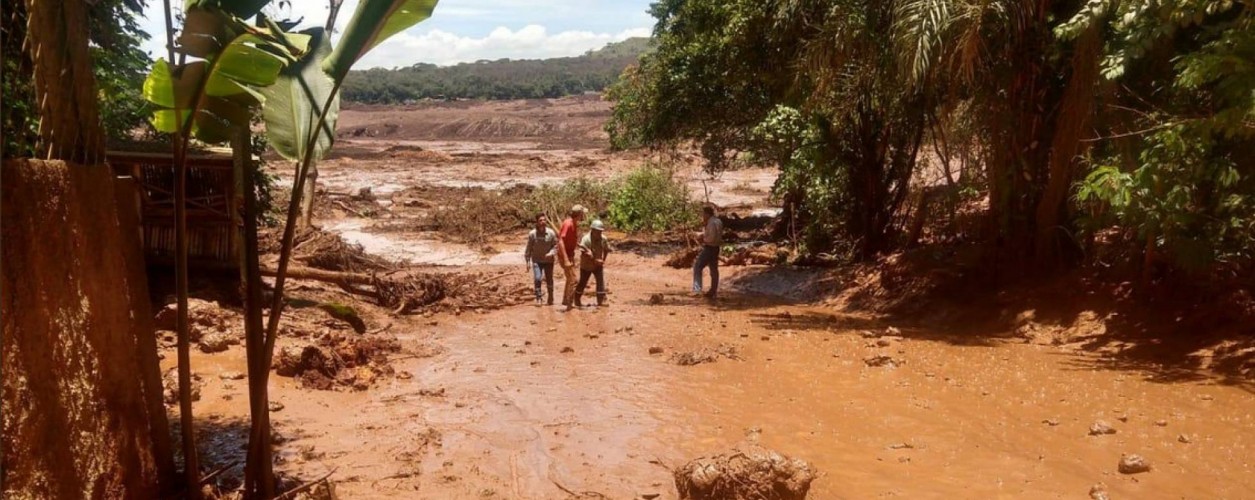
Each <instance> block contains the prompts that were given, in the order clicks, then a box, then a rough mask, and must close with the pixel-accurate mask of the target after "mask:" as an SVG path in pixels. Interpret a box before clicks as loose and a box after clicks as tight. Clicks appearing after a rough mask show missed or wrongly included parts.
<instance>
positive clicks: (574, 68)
mask: <svg viewBox="0 0 1255 500" xmlns="http://www.w3.org/2000/svg"><path fill="white" fill-rule="evenodd" d="M649 46H650V39H648V38H629V39H627V40H624V41H622V42H616V43H611V44H608V45H606V46H605V47H603V48H601V49H598V50H592V51H588V52H586V53H584V54H583V55H580V56H575V57H557V58H552V59H521V60H511V59H499V60H496V61H476V62H473V63H462V64H457V65H454V66H436V65H434V64H415V65H413V66H410V67H406V68H397V69H382V68H376V69H369V70H364V71H353V72H350V73H349V77H348V79H347V80H346V81H345V83H344V88H343V89H342V92H343V93H342V95H343V96H344V99H345V100H347V101H351V102H360V103H374V104H391V103H402V102H406V101H409V100H418V99H424V98H442V97H443V98H467V99H527V98H539V97H562V96H567V95H576V94H582V93H584V92H588V91H601V90H602V89H604V88H605V87H606V86H607V85H610V84H611V83H613V82H614V81H615V80H616V79H617V78H618V77H619V73H621V72H622V71H623V68H626V67H627V66H628V65H630V64H632V63H635V62H636V60H637V58H639V57H640V55H641V54H642V53H644V52H645V51H646V50H648V48H649Z"/></svg>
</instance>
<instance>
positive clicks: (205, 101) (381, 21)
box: [144, 0, 436, 498]
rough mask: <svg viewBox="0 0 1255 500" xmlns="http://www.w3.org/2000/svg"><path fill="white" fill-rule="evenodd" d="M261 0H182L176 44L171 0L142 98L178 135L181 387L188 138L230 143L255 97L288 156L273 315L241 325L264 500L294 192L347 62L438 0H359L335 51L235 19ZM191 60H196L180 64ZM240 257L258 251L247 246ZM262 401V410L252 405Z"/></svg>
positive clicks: (187, 426) (322, 35)
mask: <svg viewBox="0 0 1255 500" xmlns="http://www.w3.org/2000/svg"><path fill="white" fill-rule="evenodd" d="M267 3H268V0H187V3H186V4H185V11H186V13H187V17H186V21H185V23H184V26H183V30H182V32H181V33H180V36H179V37H178V43H177V44H175V43H174V41H173V27H172V26H171V23H172V21H171V20H170V17H171V16H170V14H169V12H170V9H169V4H168V0H167V5H166V11H167V16H166V21H167V39H168V40H169V45H170V46H171V51H170V55H169V60H166V59H162V60H159V61H157V63H156V64H154V67H153V71H152V73H151V74H150V75H149V77H148V79H147V80H146V81H145V82H144V97H145V98H147V99H148V100H149V101H150V102H152V103H153V104H154V105H155V108H156V111H154V113H153V117H152V122H153V125H154V126H155V127H156V128H157V129H158V130H160V131H163V132H169V133H173V134H175V137H176V140H175V148H174V149H175V151H174V153H175V168H176V169H177V171H178V173H177V176H176V187H175V198H176V200H175V211H176V231H175V232H176V246H177V252H176V258H177V263H176V282H177V283H176V292H177V293H178V296H179V327H178V328H179V338H180V348H179V370H180V373H179V379H180V386H181V388H183V387H187V386H188V384H189V383H190V369H189V366H188V352H187V351H188V349H187V347H188V346H187V340H186V337H187V332H186V328H187V324H186V323H187V251H186V249H187V243H186V213H185V210H184V206H185V197H184V193H185V185H186V168H185V166H186V153H185V152H186V150H187V145H188V141H189V140H190V139H191V138H192V137H195V138H197V139H199V140H201V141H204V142H208V143H218V142H225V141H227V140H229V139H230V138H231V135H232V134H233V133H234V132H236V131H239V130H241V129H246V128H247V127H248V124H249V119H250V117H251V109H252V107H253V106H256V105H258V104H261V105H262V110H263V116H264V118H265V122H266V131H267V134H268V136H269V137H270V142H271V144H273V145H274V146H275V150H276V152H278V153H279V154H280V155H281V156H283V157H285V158H288V159H290V160H292V161H294V162H296V175H295V176H294V181H293V187H292V196H291V204H290V206H289V209H288V217H287V221H286V224H285V227H284V233H283V240H282V246H281V249H280V258H279V266H278V270H277V273H276V277H275V285H274V295H273V296H274V300H273V302H272V304H271V308H270V311H271V312H270V317H269V320H268V322H267V325H266V328H265V331H264V332H261V331H257V330H260V329H253V328H251V327H250V326H249V325H246V330H251V331H255V332H256V334H257V335H256V336H258V337H261V338H258V339H254V335H253V334H252V333H250V332H246V333H249V339H248V340H249V341H250V342H249V345H250V347H249V375H250V376H249V379H250V380H249V385H250V405H251V406H252V407H253V409H254V412H253V415H254V422H253V429H252V433H251V434H250V437H249V451H248V464H247V466H246V473H245V483H246V485H245V495H246V496H247V497H249V498H258V497H259V498H270V497H272V496H273V495H274V480H273V477H274V476H273V470H272V460H271V452H270V431H269V427H270V426H269V420H268V417H267V415H266V410H265V406H266V405H265V400H266V399H267V396H266V391H265V388H266V386H267V384H268V379H269V366H270V364H271V362H272V361H273V354H274V343H275V340H276V338H277V334H278V326H279V320H280V318H281V316H282V313H283V306H284V302H283V288H284V282H285V278H286V273H287V267H288V264H289V262H290V260H291V255H292V242H293V238H294V236H295V229H296V220H295V219H296V216H297V214H298V213H299V206H300V202H301V200H300V198H301V193H302V190H303V187H304V183H305V182H306V179H307V177H308V173H309V171H310V168H311V167H312V166H313V164H314V162H315V161H316V160H317V159H319V158H321V157H322V155H323V154H324V153H325V152H326V151H327V150H329V149H330V148H331V145H332V142H333V140H334V130H335V122H336V117H337V116H338V114H339V89H340V85H341V84H342V83H343V82H344V78H345V76H346V75H347V74H348V71H349V69H351V68H352V66H353V64H354V63H355V62H356V61H357V60H359V59H360V58H361V57H362V56H363V55H365V54H366V53H367V52H369V51H370V49H372V48H374V47H375V46H377V45H379V44H380V43H381V42H383V41H384V40H385V39H387V38H388V37H390V36H392V35H395V34H397V33H399V32H401V31H404V30H405V29H407V28H409V27H410V26H413V25H414V24H417V23H418V22H420V21H423V20H425V19H427V18H428V17H430V16H431V14H432V11H433V9H434V8H435V6H436V0H363V1H362V2H361V3H359V4H358V7H357V10H356V11H355V12H354V14H353V18H352V20H351V21H350V22H349V25H348V26H347V27H346V29H345V31H344V34H343V36H342V37H341V39H340V42H339V43H338V44H337V45H336V46H335V47H334V48H332V45H331V43H330V40H329V37H328V34H327V33H326V31H325V30H324V29H320V28H315V29H311V30H306V31H305V32H302V33H286V32H285V31H284V30H283V29H282V28H281V27H280V26H278V25H277V24H275V23H274V22H270V21H267V20H265V19H264V17H263V16H258V17H259V18H260V19H261V20H262V21H263V22H261V23H260V24H262V25H263V26H262V27H257V26H250V25H248V24H247V23H245V22H243V21H242V20H241V18H247V17H251V16H253V15H256V14H257V13H258V12H260V10H261V9H262V7H264V6H265V5H266V4H267ZM331 22H332V19H328V23H327V24H328V25H331ZM176 48H177V50H178V52H179V53H180V54H181V57H180V58H179V61H180V62H179V64H177V65H172V64H173V61H174V59H175V57H174V53H175V50H176ZM189 56H190V57H192V58H195V60H194V61H192V62H184V61H185V59H186V58H187V57H189ZM249 195H251V193H245V196H246V197H247V196H249ZM246 203H247V201H246ZM246 216H248V215H247V214H246ZM246 254H247V255H251V258H252V259H254V260H255V259H256V252H255V251H254V252H251V253H250V252H246ZM256 264H257V263H256V262H248V263H246V265H247V266H248V269H252V270H254V271H256V268H257V266H256ZM254 274H256V273H254ZM254 278H258V277H257V276H251V277H249V279H248V282H249V284H252V283H253V280H254ZM253 292H257V290H251V291H249V296H251V297H257V296H259V294H254V293H253ZM251 307H252V306H250V308H251ZM258 314H260V313H258ZM250 324H251V322H250ZM254 340H256V341H258V342H256V343H258V344H261V346H262V349H261V352H260V353H257V352H255V351H253V349H252V347H251V346H252V345H254V342H253V341H254ZM185 372H186V373H185ZM185 375H186V376H185ZM254 376H256V377H254ZM254 378H256V380H254ZM254 387H259V388H260V390H259V391H257V395H254V394H252V393H253V392H254V391H253V388H254ZM259 401H260V403H259ZM259 407H260V414H259V412H258V411H257V409H258V408H259ZM180 412H181V416H182V418H183V425H184V426H183V429H184V432H183V434H184V456H185V459H186V460H185V469H187V473H188V476H187V477H188V485H189V489H188V493H189V494H191V495H195V493H196V490H195V485H196V484H198V480H197V471H196V461H195V445H194V442H192V441H190V436H192V435H193V433H192V431H191V430H192V425H191V424H192V420H191V401H190V398H183V397H181V398H180ZM259 415H260V418H258V417H259Z"/></svg>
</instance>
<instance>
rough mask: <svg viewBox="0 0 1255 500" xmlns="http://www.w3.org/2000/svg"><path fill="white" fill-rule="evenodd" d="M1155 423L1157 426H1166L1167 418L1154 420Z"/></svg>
mask: <svg viewBox="0 0 1255 500" xmlns="http://www.w3.org/2000/svg"><path fill="white" fill-rule="evenodd" d="M1155 425H1158V426H1160V427H1167V426H1168V421H1167V420H1156V421H1155Z"/></svg>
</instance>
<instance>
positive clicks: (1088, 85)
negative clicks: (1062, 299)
mask: <svg viewBox="0 0 1255 500" xmlns="http://www.w3.org/2000/svg"><path fill="white" fill-rule="evenodd" d="M1099 26H1100V23H1092V24H1091V25H1090V27H1089V29H1086V30H1085V32H1084V33H1082V34H1081V37H1080V38H1079V39H1078V40H1077V42H1076V48H1075V50H1074V52H1073V54H1072V75H1071V76H1070V77H1069V78H1068V86H1067V89H1066V90H1065V91H1064V94H1063V101H1062V103H1061V105H1060V106H1061V109H1060V112H1059V116H1058V118H1057V119H1056V120H1055V124H1056V129H1055V134H1054V141H1053V144H1052V145H1051V148H1050V178H1049V181H1048V183H1047V184H1046V189H1045V191H1044V192H1043V193H1042V197H1041V201H1039V202H1038V204H1037V223H1036V226H1037V234H1036V236H1035V237H1034V243H1035V245H1036V248H1035V249H1034V252H1033V255H1034V257H1035V259H1036V260H1037V267H1038V268H1039V269H1044V268H1052V267H1054V266H1055V265H1057V264H1058V259H1059V252H1058V250H1059V248H1060V247H1061V243H1062V242H1061V241H1060V238H1059V234H1060V231H1061V228H1060V227H1059V220H1060V216H1061V215H1062V214H1063V213H1064V210H1065V208H1066V206H1067V197H1068V192H1069V191H1070V189H1071V187H1072V177H1073V170H1074V167H1075V165H1076V158H1077V156H1078V155H1079V154H1081V153H1082V152H1083V146H1084V144H1083V143H1082V142H1081V139H1082V138H1083V137H1084V135H1085V131H1086V129H1088V128H1089V122H1090V118H1091V116H1092V115H1093V113H1092V111H1093V103H1094V90H1095V89H1094V87H1095V84H1097V82H1098V58H1099V57H1100V56H1101V49H1102V43H1101V39H1100V38H1099V29H1098V27H1099Z"/></svg>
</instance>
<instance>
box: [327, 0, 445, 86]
mask: <svg viewBox="0 0 1255 500" xmlns="http://www.w3.org/2000/svg"><path fill="white" fill-rule="evenodd" d="M436 2H437V0H362V1H361V2H360V3H358V4H357V10H356V11H354V12H353V19H352V20H350V21H349V24H348V26H346V27H345V28H344V33H343V34H342V35H341V36H340V41H339V42H338V43H337V44H336V48H335V51H334V52H332V53H331V57H328V58H327V59H326V60H324V61H323V66H322V67H323V69H324V70H325V71H326V72H327V73H328V74H330V75H331V77H332V78H333V79H335V80H342V79H343V78H344V76H345V75H347V74H348V73H349V68H351V67H353V63H355V62H357V60H358V59H361V58H362V56H363V55H366V53H367V52H369V51H370V49H373V48H375V46H376V45H379V44H380V43H381V42H383V41H384V40H387V39H388V37H390V36H392V35H395V34H397V33H400V32H402V31H405V30H406V29H408V28H409V27H411V26H414V25H415V24H418V23H419V22H422V21H423V20H425V19H427V18H429V17H431V12H432V10H433V9H435V8H436Z"/></svg>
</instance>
